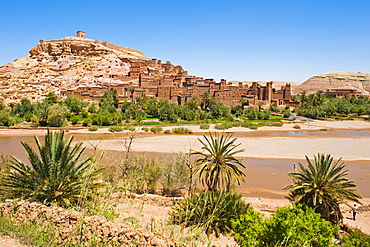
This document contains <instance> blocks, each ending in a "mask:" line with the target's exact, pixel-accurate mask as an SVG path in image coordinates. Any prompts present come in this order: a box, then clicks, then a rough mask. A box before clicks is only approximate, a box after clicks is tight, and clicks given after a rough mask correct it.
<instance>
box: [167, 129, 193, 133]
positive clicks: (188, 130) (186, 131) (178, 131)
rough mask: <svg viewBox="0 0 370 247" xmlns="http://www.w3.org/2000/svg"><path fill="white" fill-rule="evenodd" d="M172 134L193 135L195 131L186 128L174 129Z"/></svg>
mask: <svg viewBox="0 0 370 247" xmlns="http://www.w3.org/2000/svg"><path fill="white" fill-rule="evenodd" d="M172 133H175V134H193V131H192V130H190V129H187V128H184V127H179V128H173V129H172Z"/></svg>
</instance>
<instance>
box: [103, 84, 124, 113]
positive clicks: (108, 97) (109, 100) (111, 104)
mask: <svg viewBox="0 0 370 247" xmlns="http://www.w3.org/2000/svg"><path fill="white" fill-rule="evenodd" d="M117 96H118V92H117V90H116V89H114V88H109V90H106V91H105V92H104V93H103V96H102V97H101V99H100V102H99V106H100V108H102V109H105V110H107V111H109V112H110V113H114V112H116V109H117V107H118V104H119V102H118V99H117Z"/></svg>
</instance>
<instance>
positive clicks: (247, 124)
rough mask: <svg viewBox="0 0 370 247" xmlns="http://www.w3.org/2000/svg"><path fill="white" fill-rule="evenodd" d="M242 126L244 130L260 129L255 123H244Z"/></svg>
mask: <svg viewBox="0 0 370 247" xmlns="http://www.w3.org/2000/svg"><path fill="white" fill-rule="evenodd" d="M241 126H242V127H244V128H249V129H252V130H257V129H258V127H260V126H259V125H258V124H253V123H248V122H244V123H242V124H241Z"/></svg>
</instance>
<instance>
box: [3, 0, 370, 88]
mask: <svg viewBox="0 0 370 247" xmlns="http://www.w3.org/2000/svg"><path fill="white" fill-rule="evenodd" d="M0 21H1V39H0V64H1V65H2V64H6V63H8V62H11V61H13V60H14V59H16V58H19V57H22V56H24V55H26V54H28V51H29V49H31V48H32V47H34V46H36V45H37V44H38V41H39V40H40V39H46V40H49V39H59V38H63V37H66V36H74V35H75V34H76V31H78V30H81V31H85V32H86V33H87V37H88V38H91V39H98V40H101V41H108V42H111V43H114V44H117V45H121V46H126V47H130V48H135V49H139V50H140V51H142V52H144V54H145V55H146V57H148V58H157V59H161V60H162V61H167V60H169V61H171V62H172V63H173V64H175V65H182V66H183V67H184V69H186V70H188V71H189V73H190V74H191V75H197V76H202V77H205V78H215V79H216V80H219V79H220V78H225V79H227V80H245V81H252V80H255V81H259V80H260V81H295V82H298V83H302V82H304V81H305V80H307V79H308V78H310V77H311V76H314V75H317V74H320V73H326V72H333V71H349V72H370V30H369V29H370V1H367V0H363V1H359V0H351V1H342V0H335V1H334V0H309V1H306V0H295V1H288V0H244V1H242V0H240V1H237V0H225V1H219V0H212V1H211V0H198V1H193V0H187V1H179V0H172V1H165V0H156V1H149V0H140V1H135V0H132V1H126V0H117V1H109V0H106V1H102V0H101V1H97V0H90V1H80V0H74V1H70V0H64V1H52V0H48V1H47V0H37V1H30V0H27V1H26V0H18V1H16V0H13V1H3V2H2V4H1V8H0Z"/></svg>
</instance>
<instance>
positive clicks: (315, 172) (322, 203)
mask: <svg viewBox="0 0 370 247" xmlns="http://www.w3.org/2000/svg"><path fill="white" fill-rule="evenodd" d="M340 160H341V159H339V160H337V161H334V160H333V158H332V157H331V155H325V154H318V155H317V156H316V155H315V156H314V164H313V163H312V162H311V160H310V159H309V158H308V157H307V156H306V161H307V164H308V167H307V168H306V167H305V166H304V165H302V164H301V163H298V165H299V171H298V172H292V173H289V176H290V177H291V178H292V179H293V184H291V185H288V186H286V187H284V190H291V192H290V194H289V199H290V200H291V201H292V202H293V203H300V204H303V205H305V206H308V207H311V208H313V209H314V210H315V212H317V213H320V214H321V216H322V217H323V218H324V219H326V220H329V221H332V222H339V221H340V220H341V219H342V218H343V216H342V213H341V211H340V208H339V204H340V203H346V201H354V202H357V203H360V201H359V200H358V199H360V198H361V196H360V195H359V194H358V192H357V191H356V189H354V188H355V187H357V186H356V185H355V184H354V182H353V181H349V180H348V179H347V178H346V177H345V176H347V175H348V170H345V165H344V164H343V163H340Z"/></svg>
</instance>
